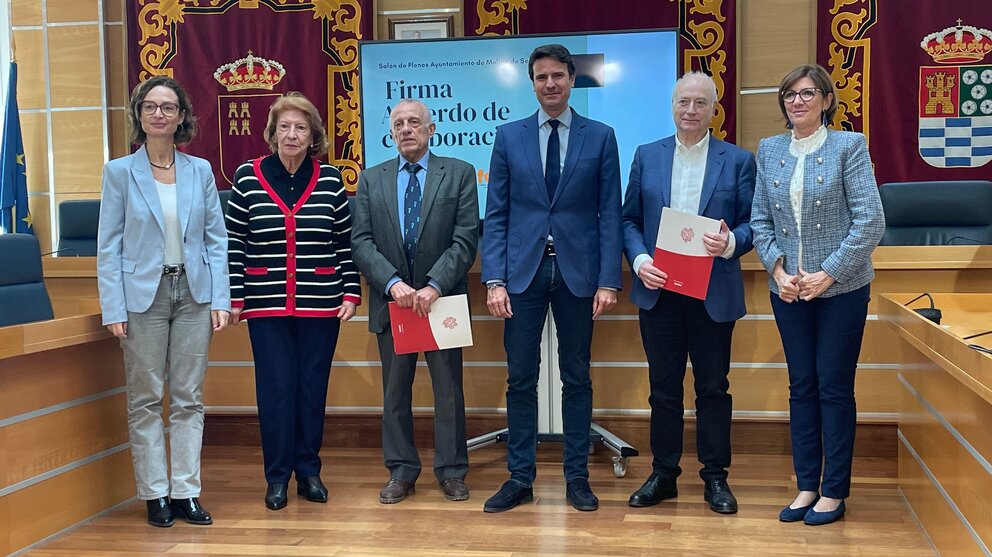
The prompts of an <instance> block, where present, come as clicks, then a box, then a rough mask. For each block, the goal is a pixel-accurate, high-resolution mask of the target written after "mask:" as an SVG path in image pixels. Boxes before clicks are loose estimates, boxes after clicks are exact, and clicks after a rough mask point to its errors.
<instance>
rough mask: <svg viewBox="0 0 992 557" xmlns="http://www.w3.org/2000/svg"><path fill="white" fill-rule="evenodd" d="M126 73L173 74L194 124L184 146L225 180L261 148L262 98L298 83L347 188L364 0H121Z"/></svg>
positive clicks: (134, 77)
mask: <svg viewBox="0 0 992 557" xmlns="http://www.w3.org/2000/svg"><path fill="white" fill-rule="evenodd" d="M127 6H128V8H127V10H128V12H127V31H128V45H129V52H130V55H129V59H128V78H129V82H130V84H131V86H132V87H133V86H134V85H136V84H137V83H139V82H140V81H142V80H144V79H147V78H148V77H150V76H152V75H157V74H164V75H171V76H172V77H174V78H176V79H177V80H178V81H179V82H180V83H182V84H183V87H185V88H186V90H187V91H188V92H189V94H190V96H191V97H192V99H193V105H194V113H195V115H196V116H197V118H198V119H199V125H200V133H199V135H198V136H197V137H196V139H194V140H193V141H192V142H191V143H190V144H189V146H188V147H187V148H186V149H185V150H186V151H187V152H189V153H191V154H194V155H197V156H201V157H203V158H206V159H207V160H209V161H210V162H211V163H212V164H213V166H214V172H215V174H216V178H217V184H218V187H220V188H222V189H224V188H229V187H230V184H231V178H232V177H233V174H234V170H235V169H236V168H237V166H238V165H239V164H241V163H242V162H244V161H245V160H247V159H249V158H253V157H257V156H259V155H262V154H266V153H268V152H269V148H268V145H267V144H266V143H265V140H264V139H263V137H262V132H263V130H264V129H265V125H266V121H267V116H268V111H269V106H270V105H271V104H272V102H273V101H274V100H275V98H277V97H278V96H280V95H282V94H284V93H286V92H288V91H300V92H302V93H303V94H304V95H306V96H307V98H309V99H310V100H311V101H313V103H314V104H315V105H316V106H317V108H318V110H319V111H320V112H321V117H322V118H323V119H324V122H325V125H326V126H327V128H328V135H329V137H328V138H329V140H330V143H331V147H330V151H329V153H328V154H327V157H326V158H327V160H329V161H330V162H332V163H333V164H335V165H337V166H338V167H339V168H340V169H341V172H342V174H343V175H344V177H345V182H346V183H347V185H348V186H349V188H350V189H352V190H353V189H354V186H355V185H356V184H357V182H358V171H359V168H360V165H361V162H362V153H361V125H360V112H359V102H358V100H359V96H358V95H359V91H358V65H357V62H358V40H359V39H362V38H371V36H372V24H373V11H372V0H337V1H336V2H333V3H331V2H323V1H314V2H305V1H299V2H295V3H287V2H286V1H285V0H193V1H190V0H187V1H186V2H174V1H168V0H163V1H156V0H134V1H131V2H127Z"/></svg>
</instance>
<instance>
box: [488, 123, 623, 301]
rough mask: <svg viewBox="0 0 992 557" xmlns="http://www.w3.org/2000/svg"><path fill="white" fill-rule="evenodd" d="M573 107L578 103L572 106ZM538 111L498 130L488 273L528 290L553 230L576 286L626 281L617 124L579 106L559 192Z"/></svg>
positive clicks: (581, 291)
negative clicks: (545, 156)
mask: <svg viewBox="0 0 992 557" xmlns="http://www.w3.org/2000/svg"><path fill="white" fill-rule="evenodd" d="M569 110H571V108H569ZM538 141H539V140H538V126H537V113H536V112H535V113H534V114H533V115H531V116H529V117H527V118H524V119H522V120H517V121H514V122H510V123H507V124H504V125H502V126H500V127H499V128H497V130H496V141H495V144H494V146H493V155H492V161H491V162H490V165H489V191H488V193H487V195H486V219H485V227H484V231H483V236H482V280H483V282H486V281H489V280H495V279H502V280H505V281H506V287H507V291H508V292H510V293H513V294H519V293H521V292H523V291H524V290H525V289H526V288H527V287H528V286H529V285H530V283H531V281H532V280H533V278H534V275H535V274H536V273H537V268H538V266H539V265H540V263H541V259H542V258H543V257H544V245H545V243H546V241H547V238H548V235H549V234H550V235H551V236H553V237H554V239H555V253H556V259H557V263H558V267H559V269H560V270H561V275H562V278H563V279H564V281H565V284H566V285H567V286H568V289H569V290H570V291H571V292H572V294H574V295H576V296H579V297H591V296H593V295H594V294H595V293H596V289H597V288H600V287H608V288H615V289H618V290H619V289H620V287H621V277H620V254H621V250H622V229H621V223H620V161H619V155H618V150H617V140H616V135H615V134H614V133H613V128H611V127H609V126H607V125H606V124H603V123H602V122H597V121H595V120H590V119H588V118H583V117H582V116H579V115H578V114H576V113H575V111H574V110H573V111H572V127H571V129H569V132H568V150H567V152H566V154H565V165H564V168H563V169H562V173H561V180H560V181H559V183H558V188H557V189H556V190H555V196H554V199H549V198H548V192H547V188H546V187H545V185H544V165H543V164H541V150H540V145H539V144H538Z"/></svg>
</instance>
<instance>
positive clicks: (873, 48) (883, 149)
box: [817, 0, 992, 184]
mask: <svg viewBox="0 0 992 557" xmlns="http://www.w3.org/2000/svg"><path fill="white" fill-rule="evenodd" d="M817 29H818V36H817V60H818V61H819V63H820V64H821V65H823V66H824V67H825V68H827V70H828V71H830V74H831V76H832V77H833V78H834V82H835V85H836V86H837V88H838V93H839V100H840V102H841V109H840V111H838V119H837V122H836V123H835V127H838V128H842V129H849V130H856V131H862V132H863V133H865V135H866V136H868V141H869V145H870V149H871V154H872V161H874V163H875V176H876V179H877V180H878V183H879V184H884V183H886V182H902V181H918V180H967V179H986V180H987V179H988V178H989V177H990V176H992V165H989V162H990V161H992V10H989V9H988V4H987V3H985V2H974V1H973V0H944V1H942V2H933V1H929V0H903V1H901V2H898V3H895V2H879V1H878V0H818V2H817ZM869 101H870V102H869Z"/></svg>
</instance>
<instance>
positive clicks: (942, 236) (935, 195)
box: [879, 180, 992, 246]
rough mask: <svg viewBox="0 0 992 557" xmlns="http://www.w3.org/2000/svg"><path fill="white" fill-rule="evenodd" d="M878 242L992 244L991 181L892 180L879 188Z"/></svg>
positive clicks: (911, 244) (926, 244) (907, 244)
mask: <svg viewBox="0 0 992 557" xmlns="http://www.w3.org/2000/svg"><path fill="white" fill-rule="evenodd" d="M879 194H880V195H881V197H882V207H883V208H884V209H885V234H884V235H883V236H882V241H881V243H880V245H883V246H948V245H976V244H992V182H988V181H985V180H959V181H932V182H892V183H888V184H882V186H881V188H880V189H879Z"/></svg>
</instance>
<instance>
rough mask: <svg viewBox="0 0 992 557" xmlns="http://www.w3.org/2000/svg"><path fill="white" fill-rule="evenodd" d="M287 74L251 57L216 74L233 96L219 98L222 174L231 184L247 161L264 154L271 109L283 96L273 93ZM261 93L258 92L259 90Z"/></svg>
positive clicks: (277, 66)
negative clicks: (264, 136)
mask: <svg viewBox="0 0 992 557" xmlns="http://www.w3.org/2000/svg"><path fill="white" fill-rule="evenodd" d="M285 75H286V70H285V69H284V68H283V65H282V64H280V63H279V62H276V61H275V60H266V59H265V58H261V57H258V56H255V55H254V54H253V53H252V51H250V50H249V51H248V55H247V56H245V57H244V58H239V59H238V60H235V61H233V62H229V63H227V64H224V65H222V66H220V67H219V68H217V70H216V71H214V79H216V80H217V82H218V83H220V84H221V85H223V86H224V88H225V89H227V92H228V93H230V94H227V95H217V132H218V134H219V137H218V145H219V146H220V164H221V175H223V176H224V178H225V179H226V180H227V181H228V183H231V182H232V180H233V179H234V172H235V171H236V170H237V169H238V167H239V166H241V164H242V163H244V162H245V161H247V160H249V159H252V158H256V157H258V156H260V155H263V154H268V153H266V152H264V151H262V150H263V149H265V141H264V139H263V138H262V135H263V132H264V131H265V125H266V123H267V121H268V116H269V106H271V105H272V103H273V102H275V100H276V99H277V98H279V97H280V96H282V94H281V93H275V92H271V91H272V90H273V88H274V87H275V86H276V85H278V84H279V82H280V81H282V78H283V77H284V76H285ZM259 90H260V91H261V92H256V91H259Z"/></svg>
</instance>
